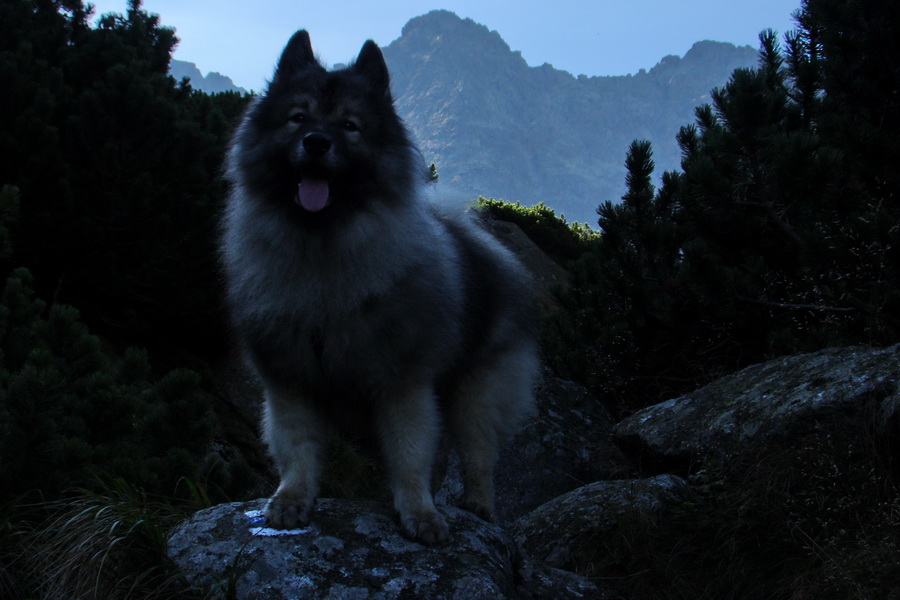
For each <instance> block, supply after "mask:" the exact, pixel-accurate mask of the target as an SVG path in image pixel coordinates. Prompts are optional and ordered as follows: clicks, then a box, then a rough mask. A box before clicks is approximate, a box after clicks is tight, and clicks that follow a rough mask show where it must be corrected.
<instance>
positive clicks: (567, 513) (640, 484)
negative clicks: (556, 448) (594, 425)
mask: <svg viewBox="0 0 900 600" xmlns="http://www.w3.org/2000/svg"><path fill="white" fill-rule="evenodd" d="M692 495H693V492H692V491H691V489H690V487H689V486H688V484H687V482H686V481H685V480H684V479H682V478H680V477H677V476H675V475H660V476H657V477H653V478H651V479H628V480H619V481H598V482H595V483H591V484H588V485H585V486H582V487H580V488H578V489H576V490H573V491H571V492H569V493H567V494H563V495H562V496H560V497H559V498H556V499H554V500H552V501H550V502H547V503H546V504H544V505H543V506H541V507H540V508H538V509H536V510H534V511H532V512H531V513H529V514H528V515H526V516H524V517H522V518H521V519H519V520H518V521H516V522H515V523H514V524H513V526H512V529H511V530H512V533H513V535H514V536H515V537H516V540H517V541H518V542H519V544H520V545H521V546H522V549H523V550H524V552H525V554H526V555H527V556H528V558H530V559H534V560H539V561H541V562H543V563H545V564H547V565H549V566H551V567H556V568H560V569H565V570H567V571H572V570H575V569H576V568H578V567H581V568H583V567H584V566H585V564H586V563H587V562H589V561H596V560H597V559H598V558H599V559H601V560H604V561H605V560H609V557H615V556H621V555H622V554H623V549H622V548H621V545H622V540H623V536H622V531H623V530H625V529H626V528H630V527H646V526H647V525H648V524H653V523H655V522H657V521H659V520H660V519H663V518H664V517H665V513H666V511H667V510H668V509H669V508H670V507H671V506H672V505H673V502H675V501H677V500H679V499H683V498H686V497H689V496H692ZM624 551H625V552H627V549H626V550H624Z"/></svg>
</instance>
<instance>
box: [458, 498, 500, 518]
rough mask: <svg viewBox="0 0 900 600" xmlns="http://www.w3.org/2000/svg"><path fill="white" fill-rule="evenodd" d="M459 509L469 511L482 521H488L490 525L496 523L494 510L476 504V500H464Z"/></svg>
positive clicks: (481, 504) (479, 503) (478, 503)
mask: <svg viewBox="0 0 900 600" xmlns="http://www.w3.org/2000/svg"><path fill="white" fill-rule="evenodd" d="M459 507H460V508H461V509H463V510H467V511H469V512H470V513H472V514H473V515H475V516H476V517H478V518H479V519H481V520H482V521H487V522H488V523H493V522H494V509H493V508H492V507H490V506H486V505H485V504H483V503H481V502H476V501H474V500H464V501H463V502H461V503H460V505H459Z"/></svg>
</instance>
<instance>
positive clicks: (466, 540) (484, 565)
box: [168, 499, 615, 600]
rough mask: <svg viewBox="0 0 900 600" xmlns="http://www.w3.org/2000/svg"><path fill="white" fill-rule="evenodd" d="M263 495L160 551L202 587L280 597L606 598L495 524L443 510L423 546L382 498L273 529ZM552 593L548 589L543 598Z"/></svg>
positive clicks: (325, 504)
mask: <svg viewBox="0 0 900 600" xmlns="http://www.w3.org/2000/svg"><path fill="white" fill-rule="evenodd" d="M264 502H265V501H264V500H256V501H252V502H246V503H232V504H223V505H219V506H215V507H212V508H209V509H206V510H202V511H200V512H198V513H196V514H195V515H194V516H193V517H191V518H190V519H188V520H187V521H185V522H184V523H182V524H181V525H179V526H178V527H177V528H176V529H175V530H174V531H173V532H172V534H171V536H170V538H169V541H168V556H169V557H170V558H171V559H172V560H173V561H174V563H175V564H176V565H177V566H178V567H179V568H180V569H181V570H182V571H183V572H184V573H185V576H186V578H187V579H188V581H189V582H190V583H191V584H192V585H194V586H195V587H197V588H199V589H203V590H206V591H207V592H213V593H216V592H225V591H227V590H229V589H233V590H234V597H235V598H238V599H242V598H254V599H262V600H282V599H288V598H292V599H320V598H321V599H332V598H333V599H338V598H340V599H344V598H347V599H357V598H358V599H372V600H379V599H384V600H388V599H392V598H429V599H435V600H440V599H457V600H469V599H471V600H476V599H485V600H487V599H492V600H493V599H505V598H511V599H512V598H535V599H543V598H546V599H547V600H550V599H551V598H553V599H555V598H563V597H565V598H578V597H583V598H601V599H602V598H614V597H615V596H613V595H609V594H606V593H605V592H604V591H603V590H601V589H600V588H598V587H597V586H595V585H594V584H592V583H590V582H589V581H587V580H585V579H583V578H580V577H578V576H576V575H573V574H565V573H559V572H557V571H555V570H553V569H547V568H545V567H543V566H541V565H529V566H528V568H527V569H525V571H526V572H527V573H526V574H527V577H528V581H530V582H532V584H531V585H517V584H519V583H520V581H519V575H520V572H521V571H522V567H523V564H522V563H521V560H520V555H519V553H518V550H517V548H516V544H515V542H514V541H513V539H512V538H511V537H510V536H509V534H507V533H506V532H505V531H504V530H503V529H501V528H500V527H498V526H496V525H492V524H489V523H485V522H484V521H481V520H480V519H478V518H477V517H475V516H474V515H472V514H470V513H467V512H465V511H463V510H459V509H455V508H442V509H441V510H442V512H443V513H444V515H445V516H446V517H447V519H448V521H449V523H450V527H451V533H452V538H451V540H450V541H449V542H448V543H447V544H446V545H443V546H438V547H433V548H429V547H425V546H422V545H420V544H417V543H415V542H411V541H409V540H407V539H406V538H404V537H402V536H401V535H400V530H399V527H398V526H397V524H396V521H395V519H394V517H393V515H392V511H391V509H390V508H389V507H388V506H387V505H386V504H380V503H376V502H363V501H350V500H328V499H320V500H319V503H318V506H317V510H316V512H315V515H314V517H313V523H312V524H311V525H310V526H309V527H306V528H303V529H297V530H291V531H277V530H273V529H266V528H264V527H261V526H260V525H259V524H257V523H255V522H254V519H256V518H257V515H258V514H259V513H260V512H261V510H262V507H263V504H264ZM547 594H552V595H547Z"/></svg>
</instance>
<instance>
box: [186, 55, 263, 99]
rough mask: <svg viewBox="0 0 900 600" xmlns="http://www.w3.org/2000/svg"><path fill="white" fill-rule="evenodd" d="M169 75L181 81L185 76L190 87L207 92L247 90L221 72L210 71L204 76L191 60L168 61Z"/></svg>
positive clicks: (245, 91)
mask: <svg viewBox="0 0 900 600" xmlns="http://www.w3.org/2000/svg"><path fill="white" fill-rule="evenodd" d="M169 75H171V76H172V77H174V78H175V79H176V80H177V81H181V80H182V79H184V78H185V77H187V78H188V79H189V80H190V82H191V87H192V88H194V89H195V90H200V91H201V92H206V93H207V94H217V93H219V92H240V93H241V94H246V93H247V90H245V89H244V88H242V87H238V86H237V85H235V84H234V82H233V81H232V80H231V78H230V77H226V76H225V75H222V74H221V73H216V72H215V71H211V72H209V73H207V74H206V76H205V77H204V75H203V73H201V72H200V69H198V68H197V65H195V64H194V63H192V62H187V61H183V60H175V59H174V58H173V59H172V60H171V61H170V62H169Z"/></svg>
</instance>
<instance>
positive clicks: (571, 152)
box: [384, 10, 757, 225]
mask: <svg viewBox="0 0 900 600" xmlns="http://www.w3.org/2000/svg"><path fill="white" fill-rule="evenodd" d="M635 43H640V41H639V38H638V39H637V40H636V42H635ZM622 51H623V52H627V49H623V50H622ZM384 54H385V59H386V61H387V63H388V67H389V68H390V70H391V76H392V81H393V91H394V94H395V97H396V99H397V106H398V110H399V112H400V114H401V115H402V116H403V118H404V119H405V120H406V122H407V124H408V125H409V127H410V129H411V130H412V132H413V134H414V137H415V138H416V140H417V142H418V143H419V146H420V148H421V150H422V153H423V154H424V157H425V160H426V161H428V162H434V163H436V165H437V169H438V173H439V174H440V183H439V189H440V190H441V191H442V192H441V193H443V194H446V195H448V196H451V197H459V198H460V199H468V200H471V199H473V198H474V197H476V196H477V195H484V196H491V197H495V198H503V199H505V200H509V201H514V202H515V201H518V202H521V203H522V204H524V205H531V204H535V203H537V202H539V201H543V202H545V203H546V204H547V205H549V206H550V207H552V208H554V209H555V210H556V211H557V213H563V214H564V215H566V217H567V218H568V219H569V220H570V221H586V222H589V223H590V224H592V225H594V224H596V214H595V209H596V207H597V205H598V204H599V203H600V202H602V201H605V200H618V199H619V198H620V197H621V195H622V194H623V193H624V191H625V167H624V162H625V154H626V150H627V147H628V145H629V144H630V143H631V141H632V140H634V139H647V140H650V141H651V142H652V143H653V148H654V154H655V161H656V165H657V174H661V173H662V171H663V170H667V169H673V168H676V167H678V165H679V161H680V152H679V149H678V146H677V144H676V142H675V135H676V133H677V132H678V129H679V128H680V127H681V126H682V125H686V124H688V123H691V122H693V118H694V112H693V111H694V107H695V106H697V105H698V104H702V103H705V102H708V94H709V92H710V90H711V89H712V88H714V87H718V86H722V85H724V84H725V82H726V81H727V80H728V77H729V76H730V74H731V73H732V71H733V70H734V69H736V68H738V67H750V66H755V65H756V61H757V54H756V50H755V49H753V48H751V47H750V46H743V47H735V46H734V45H732V44H727V43H721V42H710V41H704V42H698V43H696V44H695V45H694V46H693V47H692V48H691V49H690V50H689V51H688V52H687V54H686V55H685V56H684V57H683V58H679V57H677V56H667V57H665V58H663V59H662V60H661V61H660V62H659V63H658V64H657V65H656V66H654V67H653V68H652V69H650V70H649V71H644V70H643V69H642V70H641V71H640V72H639V73H637V74H636V75H626V76H610V77H586V76H583V75H581V76H578V77H575V76H573V75H571V74H570V73H568V72H566V71H561V70H558V69H555V68H553V67H552V66H551V65H549V64H544V65H542V66H539V67H529V66H528V64H527V63H526V62H525V60H524V59H523V58H522V55H521V54H520V53H519V52H514V51H512V50H511V49H510V47H509V46H508V45H507V43H506V42H505V41H504V40H503V39H502V37H501V36H500V34H499V33H498V32H496V31H490V30H488V28H487V27H485V26H483V25H480V24H478V23H476V22H474V21H472V20H471V19H461V18H460V17H458V16H456V15H455V14H454V13H452V12H449V11H444V10H438V11H433V12H430V13H428V14H425V15H423V16H420V17H416V18H414V19H412V20H410V21H409V22H408V23H407V24H406V26H404V28H403V31H402V34H401V36H400V37H399V38H398V39H397V40H395V41H394V42H392V43H391V44H390V45H388V46H387V47H386V48H385V49H384Z"/></svg>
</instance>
